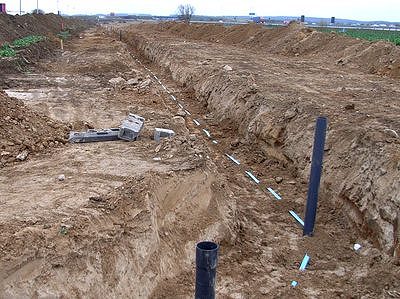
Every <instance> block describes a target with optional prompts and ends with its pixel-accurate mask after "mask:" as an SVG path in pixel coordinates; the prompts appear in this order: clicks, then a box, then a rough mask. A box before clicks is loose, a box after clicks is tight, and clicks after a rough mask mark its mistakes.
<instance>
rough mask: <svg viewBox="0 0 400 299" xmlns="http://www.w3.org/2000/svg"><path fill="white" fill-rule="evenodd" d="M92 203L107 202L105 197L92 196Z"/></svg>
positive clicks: (90, 198)
mask: <svg viewBox="0 0 400 299" xmlns="http://www.w3.org/2000/svg"><path fill="white" fill-rule="evenodd" d="M89 200H90V201H94V202H102V201H105V200H104V198H103V197H101V196H90V197H89Z"/></svg>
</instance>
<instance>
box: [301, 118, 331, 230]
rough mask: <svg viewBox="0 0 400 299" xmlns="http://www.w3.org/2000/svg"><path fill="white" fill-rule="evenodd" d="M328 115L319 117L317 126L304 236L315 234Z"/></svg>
mask: <svg viewBox="0 0 400 299" xmlns="http://www.w3.org/2000/svg"><path fill="white" fill-rule="evenodd" d="M327 123H328V120H327V118H326V117H318V118H317V123H316V126H315V135H314V147H313V155H312V161H311V173H310V182H309V185H308V194H307V206H306V215H305V217H304V229H303V235H304V236H312V235H313V234H314V225H315V218H316V215H317V206H318V191H319V185H320V181H321V174H322V160H323V158H324V147H325V137H326V127H327Z"/></svg>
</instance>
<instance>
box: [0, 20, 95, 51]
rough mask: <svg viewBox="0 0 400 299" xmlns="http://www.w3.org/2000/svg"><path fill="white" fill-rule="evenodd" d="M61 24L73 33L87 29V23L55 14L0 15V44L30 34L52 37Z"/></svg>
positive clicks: (58, 30) (59, 29)
mask: <svg viewBox="0 0 400 299" xmlns="http://www.w3.org/2000/svg"><path fill="white" fill-rule="evenodd" d="M61 23H64V27H65V28H68V29H71V30H72V31H74V32H76V31H81V30H83V29H85V28H87V27H88V23H87V22H85V21H83V20H80V19H77V18H63V17H61V16H58V15H55V14H46V15H35V14H26V15H23V16H19V15H16V16H13V15H7V14H1V15H0V44H2V43H4V42H10V41H12V40H14V39H18V38H21V37H25V36H27V35H32V34H39V35H46V36H54V35H56V34H57V33H58V32H60V31H61Z"/></svg>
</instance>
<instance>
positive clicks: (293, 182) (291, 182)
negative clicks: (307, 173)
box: [288, 181, 296, 185]
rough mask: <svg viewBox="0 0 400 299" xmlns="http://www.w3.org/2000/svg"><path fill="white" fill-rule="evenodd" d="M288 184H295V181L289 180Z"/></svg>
mask: <svg viewBox="0 0 400 299" xmlns="http://www.w3.org/2000/svg"><path fill="white" fill-rule="evenodd" d="M288 184H289V185H296V181H289V182H288Z"/></svg>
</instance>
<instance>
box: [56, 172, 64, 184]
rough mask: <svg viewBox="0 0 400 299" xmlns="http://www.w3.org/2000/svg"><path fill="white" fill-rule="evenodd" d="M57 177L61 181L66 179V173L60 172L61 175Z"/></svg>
mask: <svg viewBox="0 0 400 299" xmlns="http://www.w3.org/2000/svg"><path fill="white" fill-rule="evenodd" d="M57 179H58V180H59V181H60V182H62V181H65V175H63V174H60V175H59V176H58V177H57Z"/></svg>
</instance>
